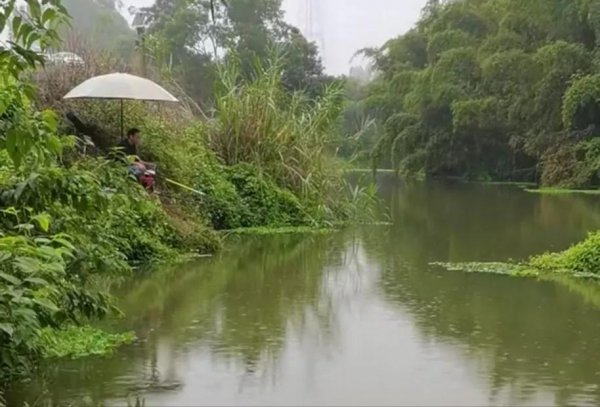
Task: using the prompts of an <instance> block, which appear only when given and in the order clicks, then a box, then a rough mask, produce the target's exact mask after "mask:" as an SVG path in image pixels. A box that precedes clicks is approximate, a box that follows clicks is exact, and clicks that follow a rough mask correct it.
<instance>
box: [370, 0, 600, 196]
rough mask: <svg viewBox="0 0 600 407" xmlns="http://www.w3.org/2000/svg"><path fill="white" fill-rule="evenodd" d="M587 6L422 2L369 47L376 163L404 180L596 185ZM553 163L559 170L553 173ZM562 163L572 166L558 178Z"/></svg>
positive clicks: (594, 90)
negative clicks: (406, 26)
mask: <svg viewBox="0 0 600 407" xmlns="http://www.w3.org/2000/svg"><path fill="white" fill-rule="evenodd" d="M598 4H599V3H598V2H597V1H594V0H528V1H521V0H463V1H458V0H457V1H445V2H442V1H434V0H430V1H429V2H428V3H427V6H426V7H425V9H424V11H423V14H422V18H421V19H420V21H419V22H418V23H417V24H416V26H415V27H414V28H413V29H411V30H410V31H409V32H407V33H406V34H404V35H401V36H399V37H397V38H394V39H391V40H389V41H388V42H387V43H386V44H385V45H384V46H383V47H381V48H380V49H375V50H369V52H367V53H366V54H368V55H369V56H371V57H372V59H373V63H374V66H375V68H376V70H377V77H376V79H375V80H374V81H372V83H371V84H370V85H369V87H368V90H367V96H366V98H365V101H364V102H365V104H366V105H367V106H369V108H370V112H371V114H372V115H373V116H375V117H377V118H378V120H379V121H380V122H381V123H382V124H383V126H382V128H383V129H384V133H385V134H383V135H382V137H381V139H380V140H379V142H378V145H377V147H376V148H375V149H374V151H373V157H374V159H375V164H377V163H378V162H379V160H382V159H390V160H391V162H392V163H393V164H394V166H395V167H396V169H398V170H399V171H400V172H402V173H406V174H423V175H431V176H460V177H468V178H475V179H502V180H509V179H514V180H537V179H541V181H542V182H544V183H546V184H560V185H571V186H577V185H582V184H587V183H591V182H594V181H596V178H597V175H596V173H597V172H598V170H600V160H598V159H597V156H596V155H595V151H596V150H597V148H595V147H594V146H595V145H596V144H599V143H598V141H597V139H596V138H595V136H598V135H600V129H599V128H598V126H600V91H598V89H600V87H599V85H600V76H599V73H600V71H599V67H600V65H599V63H600V7H599V5H598ZM557 166H558V167H559V168H556V167H557ZM561 168H572V171H562V170H561Z"/></svg>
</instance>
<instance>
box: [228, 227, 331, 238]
mask: <svg viewBox="0 0 600 407" xmlns="http://www.w3.org/2000/svg"><path fill="white" fill-rule="evenodd" d="M338 230H339V229H336V228H313V227H310V226H289V227H281V228H269V227H255V228H241V229H233V230H228V231H226V233H228V234H233V235H254V236H266V235H291V234H306V235H309V234H310V235H325V234H329V233H335V232H337V231H338Z"/></svg>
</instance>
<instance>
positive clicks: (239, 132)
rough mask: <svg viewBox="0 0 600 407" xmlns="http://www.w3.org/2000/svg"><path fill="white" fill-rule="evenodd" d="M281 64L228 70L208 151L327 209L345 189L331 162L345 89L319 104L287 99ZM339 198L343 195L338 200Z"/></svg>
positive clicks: (297, 96) (333, 90) (234, 63)
mask: <svg viewBox="0 0 600 407" xmlns="http://www.w3.org/2000/svg"><path fill="white" fill-rule="evenodd" d="M281 77H282V70H281V63H280V60H279V59H278V58H276V57H275V58H274V59H273V60H271V61H270V62H269V63H268V64H260V63H256V62H255V63H254V74H253V75H251V77H250V78H248V77H246V76H244V75H243V74H242V71H241V69H240V63H239V61H238V60H235V59H233V60H231V61H230V62H228V63H227V64H225V65H224V66H223V67H222V69H221V71H220V73H219V76H218V78H219V80H218V83H217V86H216V97H215V119H214V120H215V121H214V125H213V126H211V127H210V130H209V133H208V140H209V145H210V147H211V149H212V150H213V151H215V152H216V154H217V155H218V156H219V157H220V158H221V159H222V160H223V161H224V163H225V164H226V165H236V164H239V163H252V164H253V165H254V166H255V167H256V168H257V169H258V171H259V172H261V173H264V174H267V175H268V176H269V177H270V178H271V179H273V180H274V181H275V182H276V183H277V184H278V185H279V186H283V187H286V188H288V189H290V190H291V191H293V192H294V193H296V194H298V195H299V196H300V197H301V198H302V199H308V200H315V201H320V203H322V204H325V205H326V206H327V207H330V208H331V207H334V206H335V205H333V203H332V202H331V200H332V199H335V197H336V195H337V194H338V193H339V192H341V189H342V188H344V186H343V183H342V182H341V181H342V178H343V177H342V175H341V168H340V167H339V166H338V165H337V164H336V162H335V161H334V160H333V159H332V155H333V151H334V148H335V144H336V141H337V131H338V123H339V117H340V114H341V112H342V109H343V103H344V101H343V94H342V89H341V87H339V86H337V85H332V86H330V87H328V88H327V89H326V90H325V91H324V93H323V95H322V96H321V97H320V98H318V99H313V100H310V99H308V98H307V97H306V96H305V95H304V94H303V93H301V92H296V93H293V94H289V93H288V92H287V91H286V90H285V89H284V86H283V84H282V81H281ZM337 196H338V197H339V195H337Z"/></svg>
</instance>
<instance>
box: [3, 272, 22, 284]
mask: <svg viewBox="0 0 600 407" xmlns="http://www.w3.org/2000/svg"><path fill="white" fill-rule="evenodd" d="M0 279H3V280H6V281H8V282H9V283H11V284H13V285H20V284H21V283H22V281H21V280H20V279H18V278H17V277H15V276H11V275H10V274H6V273H2V272H0Z"/></svg>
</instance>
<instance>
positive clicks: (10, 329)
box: [0, 322, 15, 336]
mask: <svg viewBox="0 0 600 407" xmlns="http://www.w3.org/2000/svg"><path fill="white" fill-rule="evenodd" d="M0 331H2V332H4V333H6V334H7V335H8V336H12V334H13V333H14V332H15V327H14V326H13V325H12V324H9V323H7V322H0Z"/></svg>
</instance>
